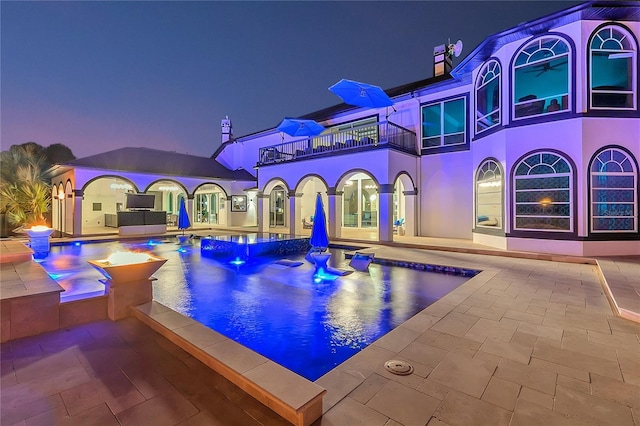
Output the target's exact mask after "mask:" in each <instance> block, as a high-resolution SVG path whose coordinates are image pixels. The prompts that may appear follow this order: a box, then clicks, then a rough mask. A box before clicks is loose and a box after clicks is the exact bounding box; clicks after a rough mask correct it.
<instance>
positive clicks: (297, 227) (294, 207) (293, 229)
mask: <svg viewBox="0 0 640 426" xmlns="http://www.w3.org/2000/svg"><path fill="white" fill-rule="evenodd" d="M301 202H302V194H301V193H296V191H295V190H292V191H289V234H290V235H291V236H293V235H299V234H300V232H301V231H302V219H301V218H300V210H301V208H300V203H301Z"/></svg>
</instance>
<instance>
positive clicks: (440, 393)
mask: <svg viewBox="0 0 640 426" xmlns="http://www.w3.org/2000/svg"><path fill="white" fill-rule="evenodd" d="M417 390H418V391H420V392H422V393H426V394H427V395H429V396H431V397H433V398H435V399H438V400H440V401H442V400H443V399H444V397H445V396H447V394H448V393H449V391H450V390H451V388H450V387H448V386H445V385H441V384H440V383H437V382H434V381H433V380H429V379H425V380H423V381H422V383H421V384H420V386H418V389H417Z"/></svg>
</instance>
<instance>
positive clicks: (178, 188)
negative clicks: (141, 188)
mask: <svg viewBox="0 0 640 426" xmlns="http://www.w3.org/2000/svg"><path fill="white" fill-rule="evenodd" d="M145 192H146V193H147V194H152V195H154V196H155V206H154V210H158V211H165V212H167V226H177V224H178V209H179V208H180V204H179V198H180V197H182V198H185V200H186V198H187V190H186V189H185V187H184V186H183V185H182V184H181V183H180V182H177V181H175V180H171V179H162V180H158V181H155V182H153V183H152V184H151V185H149V186H148V187H147V189H146V191H145Z"/></svg>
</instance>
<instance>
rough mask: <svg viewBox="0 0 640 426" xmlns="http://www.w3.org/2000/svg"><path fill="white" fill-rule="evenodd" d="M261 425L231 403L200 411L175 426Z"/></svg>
mask: <svg viewBox="0 0 640 426" xmlns="http://www.w3.org/2000/svg"><path fill="white" fill-rule="evenodd" d="M222 425H225V426H227V425H228V426H261V425H260V423H258V421H257V420H256V419H254V418H252V417H251V416H249V415H248V414H247V413H245V412H244V411H242V410H241V409H240V408H238V407H236V406H235V405H233V404H231V403H227V404H221V405H220V406H216V407H211V411H209V410H204V411H200V412H199V413H198V414H196V415H195V416H192V417H189V418H188V419H186V420H184V421H182V422H180V423H178V424H177V425H176V426H222Z"/></svg>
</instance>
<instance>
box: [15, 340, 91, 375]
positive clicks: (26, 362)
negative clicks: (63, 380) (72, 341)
mask: <svg viewBox="0 0 640 426" xmlns="http://www.w3.org/2000/svg"><path fill="white" fill-rule="evenodd" d="M73 367H80V361H79V360H78V358H77V357H76V355H75V353H74V351H73V349H72V348H68V349H66V350H64V351H61V352H58V353H52V354H46V353H44V354H43V355H39V356H37V357H25V358H16V359H14V360H13V369H14V370H15V374H16V378H17V379H18V382H26V381H28V380H32V379H36V378H45V377H46V376H48V375H50V374H52V373H55V372H57V371H61V370H64V369H67V368H73Z"/></svg>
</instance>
